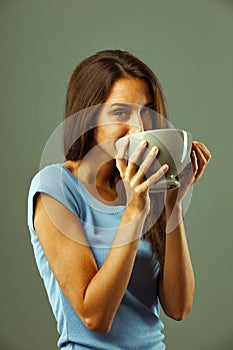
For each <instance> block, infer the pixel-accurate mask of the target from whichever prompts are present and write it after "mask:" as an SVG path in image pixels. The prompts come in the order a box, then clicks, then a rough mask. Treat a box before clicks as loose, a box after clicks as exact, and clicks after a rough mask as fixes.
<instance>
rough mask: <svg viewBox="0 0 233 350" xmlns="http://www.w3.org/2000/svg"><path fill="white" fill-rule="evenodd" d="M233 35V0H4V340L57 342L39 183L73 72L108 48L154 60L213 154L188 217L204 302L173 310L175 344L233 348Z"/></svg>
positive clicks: (46, 345)
mask: <svg viewBox="0 0 233 350" xmlns="http://www.w3.org/2000/svg"><path fill="white" fill-rule="evenodd" d="M232 37H233V2H232V1H230V0H228V1H227V0H226V1H224V0H219V1H217V0H216V1H214V0H213V1H206V0H195V1H194V0H193V1H191V0H176V1H174V0H167V1H164V0H153V1H152V0H144V1H133V0H132V1H123V0H118V1H105V0H99V1H94V0H92V1H91V0H77V1H74V0H66V1H65V0H63V1H62V0H46V1H45V0H40V1H39V0H38V1H35V0H28V1H26V0H25V1H24V0H0V38H1V39H0V40H1V42H0V48H1V54H0V69H1V75H0V76H1V78H0V87H1V94H0V96H1V104H0V109H1V114H0V115H1V159H2V166H1V205H2V208H1V254H0V260H1V261H0V269H1V271H0V273H1V288H0V293H1V298H0V300H1V305H0V310H1V311H0V314H1V318H0V349H1V350H31V349H33V350H41V349H43V350H55V349H56V341H57V337H58V336H57V333H56V324H55V321H54V319H53V315H52V312H51V310H50V306H49V304H48V301H47V297H46V294H45V291H44V289H43V283H42V281H41V279H40V277H39V274H38V272H37V268H36V266H35V262H34V257H33V253H32V248H31V244H30V238H29V233H28V230H27V225H26V206H27V191H28V187H29V183H30V180H31V178H32V176H33V174H34V173H35V172H37V171H38V168H39V164H40V158H41V154H42V151H43V148H44V146H45V143H46V141H47V139H48V138H49V136H50V134H51V133H52V132H53V130H54V129H55V128H56V127H57V126H58V124H59V123H60V122H61V121H62V118H63V113H64V101H65V91H66V86H67V82H68V79H69V77H70V74H71V72H72V71H73V69H74V68H75V66H76V65H77V64H78V62H79V61H80V60H81V59H83V58H84V57H86V56H89V55H91V54H92V53H94V52H96V51H98V50H101V49H106V48H121V49H126V50H129V51H131V52H132V53H133V54H135V55H137V56H138V57H139V58H141V59H142V60H144V61H145V63H147V64H148V65H149V66H150V67H151V68H152V69H153V70H154V71H155V72H156V73H157V75H158V77H159V79H160V81H161V84H162V86H163V89H164V92H165V96H166V100H167V103H168V112H169V116H170V119H171V121H172V123H173V124H174V125H175V126H176V127H178V128H183V129H187V130H189V131H191V132H192V134H193V136H194V139H196V140H201V141H203V142H205V143H206V145H207V146H208V148H209V149H210V151H211V153H212V159H211V162H210V164H209V166H208V168H207V170H206V173H205V174H204V176H203V178H202V179H201V180H200V182H199V183H198V184H197V185H196V186H195V188H194V193H193V197H192V202H191V205H190V207H189V210H188V213H187V215H186V228H187V235H188V240H189V244H190V249H191V256H192V260H193V265H194V269H195V276H196V294H195V301H194V306H193V310H192V312H191V313H190V314H189V315H188V316H187V318H185V320H183V321H181V322H176V321H173V320H171V319H168V318H167V317H166V316H164V315H162V318H163V321H164V323H165V334H166V343H167V347H168V349H169V350H232V349H233V332H232V324H233V319H232V306H233V274H232V266H233V264H232V258H233V254H232V244H233V232H232V221H231V220H232V218H233V216H232V199H233V186H232V182H233V180H232V173H233V167H232V130H233V122H232V117H233V107H232V100H233V95H232V93H233V66H232V64H233V45H232ZM132 322H133V320H132ZM145 350H146V349H145Z"/></svg>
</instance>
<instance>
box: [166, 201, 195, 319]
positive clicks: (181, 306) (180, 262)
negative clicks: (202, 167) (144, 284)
mask: <svg viewBox="0 0 233 350" xmlns="http://www.w3.org/2000/svg"><path fill="white" fill-rule="evenodd" d="M166 216H167V221H169V220H168V219H169V218H170V217H171V212H170V211H169V209H168V210H167V215H166ZM172 217H173V219H172V221H173V222H172V226H173V229H172V230H171V227H168V231H169V232H168V233H167V235H166V248H165V260H164V267H163V271H162V274H161V277H160V281H159V299H160V302H161V305H162V307H163V309H164V312H165V313H166V314H167V315H168V316H170V317H172V318H174V319H177V320H180V319H183V318H184V316H186V315H187V313H188V312H189V311H190V310H191V308H192V303H193V296H194V274H193V269H192V263H191V259H190V254H189V248H188V243H187V239H186V234H185V228H184V223H183V220H182V208H181V205H177V206H176V207H175V208H174V209H173V212H172ZM174 220H176V223H178V225H176V227H174V226H175V225H174ZM170 224H171V221H170ZM168 225H169V224H168Z"/></svg>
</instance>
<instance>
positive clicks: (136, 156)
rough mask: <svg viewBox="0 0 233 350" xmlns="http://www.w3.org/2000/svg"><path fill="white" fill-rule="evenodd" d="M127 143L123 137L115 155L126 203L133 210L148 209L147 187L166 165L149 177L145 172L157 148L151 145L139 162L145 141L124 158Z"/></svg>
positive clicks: (158, 177)
mask: <svg viewBox="0 0 233 350" xmlns="http://www.w3.org/2000/svg"><path fill="white" fill-rule="evenodd" d="M128 145H129V139H128V138H123V139H122V140H121V142H120V146H119V149H118V152H117V155H116V166H117V168H118V170H119V172H120V176H121V179H122V181H123V183H124V189H125V192H126V205H127V206H131V205H132V208H133V210H134V211H137V210H138V212H142V211H144V210H145V211H146V214H147V213H148V211H149V208H150V206H149V195H148V191H149V188H150V187H151V186H152V185H153V184H154V183H156V182H157V181H158V180H159V179H160V178H161V177H162V176H163V175H164V174H165V173H166V172H167V170H168V165H166V164H165V165H163V166H162V167H161V168H160V169H159V170H158V171H157V172H156V173H154V174H153V175H151V176H150V177H149V178H147V179H146V178H145V174H146V172H147V171H148V169H149V168H150V166H151V164H152V162H153V160H154V159H155V158H156V156H157V154H158V151H159V150H158V148H157V147H153V148H152V149H151V151H150V152H149V153H148V155H147V156H146V158H145V159H144V160H143V162H142V163H141V164H140V159H141V156H142V154H143V153H144V152H145V149H146V146H147V142H146V141H142V142H140V143H139V144H138V145H137V147H136V148H135V150H134V152H133V153H132V155H131V157H130V158H129V159H128V160H127V159H126V151H127V148H128Z"/></svg>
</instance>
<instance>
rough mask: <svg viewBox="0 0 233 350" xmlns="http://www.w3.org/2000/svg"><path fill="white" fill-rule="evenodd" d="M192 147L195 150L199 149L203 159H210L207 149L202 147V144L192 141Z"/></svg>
mask: <svg viewBox="0 0 233 350" xmlns="http://www.w3.org/2000/svg"><path fill="white" fill-rule="evenodd" d="M193 145H194V147H195V148H197V147H198V148H199V149H201V151H202V153H203V154H204V156H205V158H206V159H207V160H208V161H209V160H210V159H211V153H210V151H209V150H208V148H207V147H206V146H205V145H204V143H202V142H198V141H193Z"/></svg>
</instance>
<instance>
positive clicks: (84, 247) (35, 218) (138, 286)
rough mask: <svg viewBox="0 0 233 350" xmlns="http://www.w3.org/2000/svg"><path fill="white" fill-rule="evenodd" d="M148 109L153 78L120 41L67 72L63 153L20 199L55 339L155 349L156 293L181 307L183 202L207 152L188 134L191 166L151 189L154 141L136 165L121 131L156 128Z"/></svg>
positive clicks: (67, 345)
mask: <svg viewBox="0 0 233 350" xmlns="http://www.w3.org/2000/svg"><path fill="white" fill-rule="evenodd" d="M155 112H156V113H158V114H159V115H162V116H163V118H166V110H165V104H164V99H163V94H162V91H161V88H160V85H159V82H158V80H157V78H156V76H155V75H154V73H153V72H152V71H151V70H150V69H149V68H148V67H147V66H146V65H145V64H144V63H143V62H141V61H140V60H139V59H137V58H136V57H134V56H132V55H131V54H129V53H128V52H125V51H120V50H106V51H100V52H98V53H96V54H95V55H93V56H91V57H89V58H87V59H85V60H83V61H82V62H81V63H80V64H79V65H78V66H77V68H76V69H75V70H74V72H73V74H72V76H71V79H70V81H69V84H68V90H67V99H66V118H65V130H64V150H65V158H66V161H65V162H64V163H63V164H52V165H49V166H47V167H45V168H44V169H42V170H41V171H40V172H39V173H38V174H37V175H36V176H35V177H34V178H33V180H32V183H31V187H30V191H29V199H28V225H29V229H30V233H31V238H32V244H33V248H34V252H35V258H36V262H37V265H38V269H39V271H40V274H41V276H42V278H43V280H44V284H45V288H46V291H47V293H48V297H49V301H50V303H51V307H52V309H53V312H54V315H55V317H56V320H57V328H58V332H59V334H60V338H59V341H58V346H59V348H60V349H66V350H67V349H73V350H78V349H101V350H104V349H106V350H110V349H113V350H114V349H124V350H126V349H147V350H150V349H151V350H162V349H165V344H164V342H163V338H164V336H163V334H162V333H161V330H162V329H163V324H162V322H161V320H160V318H159V303H160V305H161V306H162V308H163V310H164V312H165V314H167V315H168V316H169V317H171V318H173V319H175V320H182V319H183V318H184V317H185V316H186V315H187V314H188V313H189V312H190V310H191V308H192V302H193V295H194V276H193V269H192V264H191V261H190V255H189V249H188V244H187V240H186V234H185V229H184V225H183V221H182V201H183V199H184V197H185V195H186V194H187V192H188V191H189V190H190V188H191V187H192V186H193V184H194V183H196V182H197V181H198V180H199V178H200V177H201V175H202V174H203V171H204V169H205V167H206V165H207V163H208V161H209V159H210V152H209V151H208V150H207V148H206V147H205V145H204V144H203V143H201V142H193V144H192V152H191V154H190V157H191V168H192V171H191V172H190V169H189V171H187V169H186V171H184V172H183V174H182V176H181V177H180V182H181V186H180V188H179V189H174V190H170V191H167V193H165V192H163V193H154V194H152V193H150V192H149V190H150V187H151V186H152V185H153V184H154V183H156V182H157V181H159V179H160V178H161V177H162V176H164V174H165V173H166V171H167V170H168V166H167V165H164V166H162V167H161V168H160V169H159V170H158V171H157V172H156V173H154V174H153V175H152V176H151V177H149V178H147V177H146V176H145V174H146V172H147V170H148V169H149V168H150V165H151V163H152V161H153V159H155V158H156V156H157V154H158V152H159V150H158V149H157V148H156V147H155V148H154V149H153V150H152V151H151V152H150V153H149V154H148V155H147V156H146V158H145V160H144V161H143V163H141V164H140V163H139V159H140V157H141V155H142V154H143V153H144V151H145V148H146V142H142V143H140V144H139V146H138V147H137V148H136V150H135V151H134V153H133V155H132V156H131V158H130V159H129V160H128V161H127V160H126V152H127V147H128V142H129V141H128V139H127V135H130V134H132V133H137V132H140V131H143V130H147V129H153V128H156V127H161V123H160V126H158V120H157V121H156V118H155V116H156V113H155ZM164 120H165V119H164ZM122 138H123V139H122ZM119 139H120V141H119V143H118V147H117V149H116V141H118V140H119ZM171 217H172V222H173V225H172V227H170V228H169V227H168V222H169V219H171ZM174 221H175V222H176V225H174ZM168 232H169V233H168Z"/></svg>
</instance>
